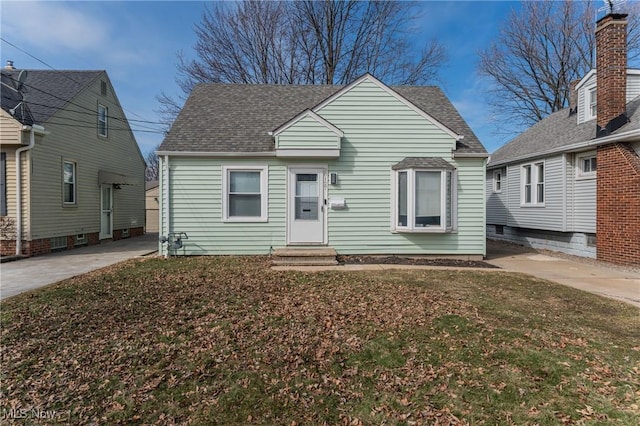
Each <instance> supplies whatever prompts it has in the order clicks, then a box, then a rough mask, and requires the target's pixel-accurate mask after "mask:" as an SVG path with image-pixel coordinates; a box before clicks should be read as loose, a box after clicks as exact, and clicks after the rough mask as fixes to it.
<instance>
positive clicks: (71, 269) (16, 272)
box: [0, 234, 158, 299]
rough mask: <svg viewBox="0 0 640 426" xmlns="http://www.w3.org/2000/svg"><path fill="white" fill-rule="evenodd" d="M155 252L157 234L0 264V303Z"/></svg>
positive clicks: (156, 248)
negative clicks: (21, 294)
mask: <svg viewBox="0 0 640 426" xmlns="http://www.w3.org/2000/svg"><path fill="white" fill-rule="evenodd" d="M157 250H158V234H145V235H143V236H141V237H135V238H126V239H123V240H118V241H109V242H105V243H102V244H98V245H95V246H88V247H82V248H78V249H74V250H69V251H61V252H58V253H52V254H47V255H43V256H36V257H30V258H27V259H21V260H16V261H13V262H6V263H2V264H0V299H6V298H7V297H11V296H14V295H16V294H19V293H23V292H25V291H28V290H33V289H35V288H38V287H43V286H46V285H49V284H53V283H55V282H58V281H61V280H64V279H66V278H71V277H74V276H76V275H81V274H84V273H87V272H90V271H93V270H96V269H100V268H104V267H105V266H109V265H113V264H114V263H118V262H122V261H123V260H127V259H131V258H133V257H138V256H146V255H149V254H152V253H154V252H155V251H157Z"/></svg>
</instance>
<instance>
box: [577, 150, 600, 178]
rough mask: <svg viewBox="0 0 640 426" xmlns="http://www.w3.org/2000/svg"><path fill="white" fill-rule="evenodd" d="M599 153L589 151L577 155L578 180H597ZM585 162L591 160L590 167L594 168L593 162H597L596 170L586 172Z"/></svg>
mask: <svg viewBox="0 0 640 426" xmlns="http://www.w3.org/2000/svg"><path fill="white" fill-rule="evenodd" d="M597 157H598V155H597V152H596V151H589V152H582V153H580V154H577V155H576V179H577V180H583V179H595V178H596V177H597V175H598V160H597ZM585 160H589V163H590V166H589V167H592V164H593V160H595V166H596V167H595V169H592V170H589V171H585V167H584V162H585Z"/></svg>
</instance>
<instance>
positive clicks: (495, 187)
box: [491, 167, 504, 194]
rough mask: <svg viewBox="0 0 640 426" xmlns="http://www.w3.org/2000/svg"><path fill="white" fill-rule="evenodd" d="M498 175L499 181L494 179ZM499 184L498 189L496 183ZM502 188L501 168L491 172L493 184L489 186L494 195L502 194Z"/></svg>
mask: <svg viewBox="0 0 640 426" xmlns="http://www.w3.org/2000/svg"><path fill="white" fill-rule="evenodd" d="M498 173H499V174H500V180H498V179H496V175H497V174H498ZM498 182H500V188H498V186H497V183H498ZM503 186H504V169H503V168H502V167H501V168H499V169H496V170H494V171H493V182H492V185H491V190H492V192H493V193H494V194H500V193H502V187H503Z"/></svg>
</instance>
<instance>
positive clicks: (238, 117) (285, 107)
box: [160, 83, 486, 153]
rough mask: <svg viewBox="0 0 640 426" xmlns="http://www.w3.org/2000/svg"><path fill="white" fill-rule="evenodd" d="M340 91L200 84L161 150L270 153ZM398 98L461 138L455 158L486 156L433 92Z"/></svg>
mask: <svg viewBox="0 0 640 426" xmlns="http://www.w3.org/2000/svg"><path fill="white" fill-rule="evenodd" d="M343 87H344V86H334V85H255V84H254V85H247V84H215V83H214V84H200V85H198V86H196V87H195V88H194V90H193V92H192V93H191V95H190V96H189V98H188V99H187V102H186V103H185V105H184V107H183V109H182V111H181V112H180V115H179V116H178V118H177V119H176V121H175V122H174V124H173V126H172V128H171V131H170V132H169V134H168V135H167V137H166V138H165V139H164V141H163V143H162V145H161V146H160V151H165V152H167V151H169V152H180V151H183V152H269V151H273V150H274V143H273V138H272V137H271V136H270V135H269V134H268V132H270V131H273V130H275V129H276V128H278V127H279V126H280V125H282V124H283V123H286V122H287V121H288V120H290V119H291V118H293V117H295V116H296V115H297V114H299V113H301V112H302V111H304V110H305V109H313V108H314V107H315V106H317V105H319V104H320V103H321V102H322V101H324V100H325V99H327V98H329V97H330V96H332V95H333V94H334V93H336V92H337V91H339V90H340V89H342V88H343ZM392 89H393V90H395V91H396V92H397V93H398V94H400V95H401V96H403V97H404V98H406V99H407V100H408V101H410V102H411V103H413V104H414V105H415V106H417V107H418V108H420V109H421V110H423V111H424V112H426V113H427V114H429V115H430V116H432V117H433V118H434V119H436V120H438V121H439V122H440V123H442V124H443V125H445V126H446V127H448V128H449V129H451V130H452V131H454V132H456V133H457V134H461V135H464V139H463V141H461V142H459V143H458V150H457V152H465V153H486V150H485V148H484V147H483V146H482V144H481V143H480V141H479V140H478V138H477V137H476V135H475V134H474V133H473V131H472V130H471V129H470V128H469V126H468V125H467V124H466V123H465V121H464V120H463V119H462V117H461V116H460V114H459V113H458V112H457V111H456V109H455V108H454V106H453V105H452V104H451V102H450V101H449V100H448V99H447V98H446V96H444V94H443V93H442V91H441V90H440V89H439V88H437V87H431V86H399V87H392Z"/></svg>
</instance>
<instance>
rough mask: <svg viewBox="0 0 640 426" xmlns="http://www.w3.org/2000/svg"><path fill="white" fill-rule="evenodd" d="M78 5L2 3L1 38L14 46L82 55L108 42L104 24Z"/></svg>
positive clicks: (107, 32) (106, 27)
mask: <svg viewBox="0 0 640 426" xmlns="http://www.w3.org/2000/svg"><path fill="white" fill-rule="evenodd" d="M77 6H78V3H58V2H16V1H3V2H2V34H3V37H7V38H9V39H11V40H13V41H14V42H15V43H18V44H26V45H31V46H39V47H40V48H43V49H50V50H53V51H61V50H70V51H72V52H76V53H83V52H87V51H91V50H94V49H98V48H100V46H103V45H104V44H105V43H106V42H107V41H108V39H109V31H108V26H107V25H106V23H105V22H104V21H103V20H101V19H100V17H99V16H92V15H91V14H89V13H88V12H87V11H86V10H83V11H80V10H79V9H78V7H77Z"/></svg>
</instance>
